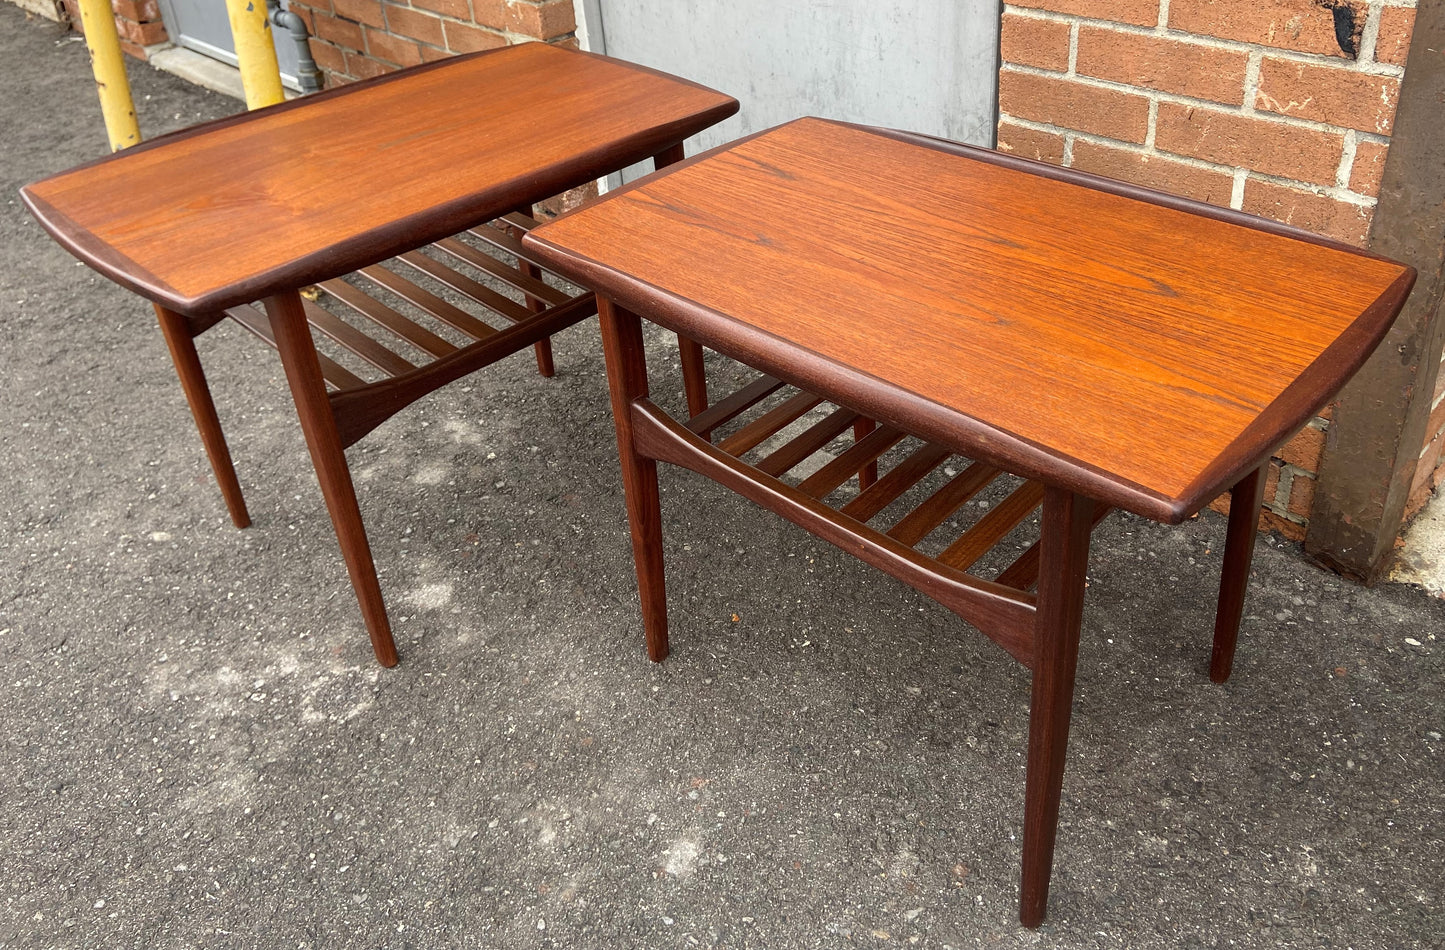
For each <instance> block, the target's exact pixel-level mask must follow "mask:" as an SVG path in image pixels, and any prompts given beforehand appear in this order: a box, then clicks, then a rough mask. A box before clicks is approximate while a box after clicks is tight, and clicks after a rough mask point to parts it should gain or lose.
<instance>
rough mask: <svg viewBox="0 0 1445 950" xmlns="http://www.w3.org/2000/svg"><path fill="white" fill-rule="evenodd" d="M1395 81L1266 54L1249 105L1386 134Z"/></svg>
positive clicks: (1391, 115)
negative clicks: (1252, 103) (1251, 102)
mask: <svg viewBox="0 0 1445 950" xmlns="http://www.w3.org/2000/svg"><path fill="white" fill-rule="evenodd" d="M1399 98H1400V81H1399V80H1398V79H1394V78H1392V77H1390V76H1371V75H1368V74H1366V73H1359V72H1355V71H1354V70H1351V69H1346V68H1341V67H1338V66H1314V65H1311V64H1309V63H1293V62H1288V61H1286V60H1282V59H1275V58H1274V57H1272V56H1266V57H1265V58H1264V62H1263V63H1262V64H1261V66H1260V72H1259V94H1258V95H1257V96H1256V97H1255V100H1254V107H1255V108H1256V109H1260V110H1263V111H1266V112H1275V113H1278V114H1280V115H1292V116H1294V117H1295V118H1299V119H1313V120H1315V121H1316V122H1326V123H1328V124H1330V125H1338V126H1341V127H1343V128H1346V129H1358V130H1359V131H1361V132H1374V133H1376V134H1378V135H1389V134H1390V126H1391V125H1392V124H1393V122H1394V118H1395V103H1396V102H1397V101H1398V100H1399Z"/></svg>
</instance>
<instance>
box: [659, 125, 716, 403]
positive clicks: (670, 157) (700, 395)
mask: <svg viewBox="0 0 1445 950" xmlns="http://www.w3.org/2000/svg"><path fill="white" fill-rule="evenodd" d="M684 157H685V153H684V152H683V148H682V143H681V142H679V143H677V144H676V145H674V146H672V147H671V148H669V149H667V151H665V152H658V153H657V154H656V155H654V156H652V167H653V169H654V170H656V171H661V170H662V169H664V168H666V167H667V166H669V165H674V164H676V163H678V162H680V161H682V160H683V158H684ZM677 350H678V354H679V356H680V357H681V358H682V391H683V393H684V394H685V395H686V396H687V414H688V415H690V416H695V415H697V414H698V413H699V412H702V411H703V410H704V409H706V408H707V405H708V399H707V370H706V368H704V366H703V359H702V357H703V352H702V344H701V343H699V342H697V341H696V340H692V339H689V338H688V337H685V336H683V335H682V334H681V333H679V334H678V335H677Z"/></svg>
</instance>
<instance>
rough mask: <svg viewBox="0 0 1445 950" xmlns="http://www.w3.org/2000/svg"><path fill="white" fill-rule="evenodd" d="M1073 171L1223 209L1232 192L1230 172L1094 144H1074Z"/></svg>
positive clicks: (1226, 205) (1232, 184)
mask: <svg viewBox="0 0 1445 950" xmlns="http://www.w3.org/2000/svg"><path fill="white" fill-rule="evenodd" d="M1073 167H1074V168H1077V169H1080V170H1081V171H1086V172H1093V173H1094V174H1096V175H1107V176H1108V177H1110V178H1117V179H1119V180H1120V181H1129V182H1133V183H1134V184H1136V185H1144V186H1145V187H1146V188H1157V189H1159V190H1160V191H1167V192H1170V193H1172V194H1176V195H1184V196H1185V197H1186V198H1195V199H1197V200H1199V201H1207V202H1209V203H1210V204H1214V205H1219V206H1220V207H1226V208H1227V207H1228V206H1229V198H1230V193H1231V191H1232V190H1233V189H1234V175H1233V174H1231V173H1229V172H1226V171H1222V170H1217V169H1210V168H1196V167H1195V166H1193V165H1186V164H1184V163H1183V162H1177V161H1174V160H1173V159H1169V158H1164V157H1163V156H1160V155H1150V154H1148V153H1145V152H1136V151H1131V150H1129V149H1123V148H1114V147H1113V146H1109V145H1100V144H1098V143H1095V142H1085V141H1075V142H1074V161H1073Z"/></svg>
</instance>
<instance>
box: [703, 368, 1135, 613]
mask: <svg viewBox="0 0 1445 950" xmlns="http://www.w3.org/2000/svg"><path fill="white" fill-rule="evenodd" d="M859 423H862V425H859ZM869 424H870V423H869V420H867V419H866V418H865V417H863V416H861V415H860V414H859V413H858V412H856V411H854V410H852V409H850V408H848V407H845V406H836V405H833V404H831V403H828V402H826V401H824V400H823V399H821V398H819V397H818V396H815V395H813V394H811V393H808V392H804V391H802V390H799V389H796V388H794V387H792V386H788V385H786V384H784V383H781V382H779V381H778V380H776V379H774V378H772V377H769V376H761V377H758V378H756V379H753V380H752V381H750V382H748V383H747V384H746V385H743V386H740V387H739V388H738V389H736V390H735V391H734V392H733V393H732V394H730V395H727V396H724V397H723V398H721V399H719V400H717V401H716V402H715V403H714V404H713V405H712V406H711V407H710V408H709V409H707V410H705V411H704V412H700V413H698V414H697V415H695V416H692V417H691V418H690V419H688V420H686V422H685V424H684V426H683V429H685V430H687V431H691V432H692V433H693V434H694V435H697V436H699V437H701V438H703V439H707V440H708V441H712V442H714V448H715V449H716V450H717V451H718V452H722V453H726V455H728V456H731V457H732V458H734V459H736V460H737V461H739V462H742V463H744V464H745V465H747V466H748V467H749V469H750V470H751V474H750V476H749V477H750V478H751V479H754V480H756V481H759V482H762V483H764V484H767V483H768V482H769V481H772V482H774V483H775V484H777V483H780V484H781V485H782V486H787V487H786V489H784V488H782V487H779V488H778V489H777V490H778V491H779V492H791V493H801V494H802V495H805V496H807V497H809V498H812V499H815V500H816V501H818V502H821V503H823V504H826V505H827V506H828V507H829V508H830V509H832V511H833V513H834V516H837V517H840V518H843V519H847V523H848V524H850V525H851V526H852V527H851V529H850V530H852V531H855V532H857V533H858V534H859V535H861V536H862V537H864V538H869V539H873V538H877V539H878V540H879V541H880V543H881V542H882V540H883V539H887V540H888V541H889V542H894V543H898V544H902V545H904V546H905V547H907V548H909V549H912V551H913V552H915V553H916V554H918V555H920V556H921V557H923V558H925V559H926V560H927V562H929V563H932V564H935V565H937V567H938V569H947V570H952V571H958V572H963V573H967V574H969V575H970V576H972V577H976V578H978V579H980V580H985V581H991V582H993V583H995V584H999V585H1002V586H1003V587H1005V588H1009V589H1012V590H1014V591H1018V592H1020V593H1021V594H1027V593H1028V592H1029V591H1030V590H1031V589H1032V588H1033V586H1034V585H1035V584H1036V583H1037V580H1038V572H1039V563H1038V561H1039V546H1038V543H1037V537H1038V517H1037V512H1038V510H1039V508H1040V506H1041V504H1042V502H1043V495H1044V491H1043V485H1042V484H1041V483H1039V482H1036V481H1031V480H1026V479H1022V478H1019V477H1017V476H1014V475H1010V474H1008V473H1007V472H1004V471H1002V470H1000V469H998V468H996V467H994V466H992V465H989V464H987V463H985V462H981V461H976V460H972V459H967V458H964V457H962V456H960V455H957V454H955V453H953V452H951V451H950V450H948V449H946V448H944V447H942V446H940V445H936V444H933V443H929V442H924V441H922V440H920V439H917V438H913V437H906V436H904V435H903V433H901V432H899V431H898V430H896V429H893V428H892V427H890V426H887V425H876V427H874V428H872V429H871V430H870V428H869ZM723 430H726V431H723ZM850 430H851V434H850ZM680 431H681V430H680ZM874 466H877V468H878V470H879V471H878V474H877V478H876V480H874V481H872V482H871V484H870V483H868V476H869V473H870V470H871V469H872V468H873V467H874ZM795 472H797V473H800V474H798V475H796V476H795V475H794V474H793V473H795ZM860 476H862V480H863V484H861V485H860V483H859V478H860ZM850 485H851V486H852V487H849V486H850ZM1108 510H1109V509H1108V508H1107V507H1104V506H1099V508H1098V510H1097V511H1096V513H1095V518H1094V524H1095V525H1097V524H1098V523H1099V522H1100V521H1101V520H1102V519H1103V517H1104V516H1105V514H1107V513H1108Z"/></svg>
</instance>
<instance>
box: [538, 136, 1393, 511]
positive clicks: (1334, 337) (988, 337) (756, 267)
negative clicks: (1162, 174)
mask: <svg viewBox="0 0 1445 950" xmlns="http://www.w3.org/2000/svg"><path fill="white" fill-rule="evenodd" d="M527 242H528V243H529V245H531V246H532V247H533V249H534V250H535V251H536V252H537V253H538V254H540V255H541V256H542V257H543V258H545V259H547V260H548V262H549V264H550V265H551V266H554V267H555V268H556V269H557V270H559V271H560V272H561V273H563V274H567V275H569V276H571V277H574V278H576V279H578V280H580V281H582V282H583V283H586V284H587V285H588V286H591V287H593V288H594V289H596V290H598V291H599V292H601V293H603V294H605V295H606V296H608V297H610V298H611V299H613V300H615V301H616V302H618V303H619V304H620V305H622V306H624V307H627V308H629V309H631V310H633V311H635V312H637V313H638V314H640V315H642V316H644V317H647V318H648V319H651V320H654V321H656V322H659V323H661V324H663V325H665V326H669V327H671V328H672V329H675V330H680V331H682V332H685V333H688V334H690V335H692V336H693V337H694V338H696V339H698V340H699V341H700V342H702V343H704V344H707V345H709V346H712V347H714V348H716V349H718V350H720V351H722V352H724V353H727V354H729V355H731V356H734V357H736V358H738V359H740V360H742V361H743V362H746V363H749V364H751V365H754V366H756V367H758V368H760V369H763V370H765V371H767V372H769V373H772V374H773V375H776V376H779V377H780V378H783V379H787V380H789V381H791V382H794V383H796V384H798V385H800V386H804V387H805V388H808V389H811V390H812V391H814V392H817V393H819V394H822V395H825V396H828V397H829V398H831V399H834V400H835V401H838V402H841V403H844V404H846V405H850V406H851V407H852V408H854V409H858V410H861V411H864V412H868V413H869V414H871V415H873V416H875V417H876V418H879V419H881V420H883V421H886V422H889V423H891V424H893V425H895V426H898V427H899V428H902V429H904V430H906V431H911V432H914V433H915V434H918V435H920V436H923V437H926V438H930V439H933V440H935V441H939V442H942V443H943V444H945V445H947V446H949V447H950V448H953V449H955V450H957V451H959V452H962V453H964V454H968V455H971V456H973V457H975V458H981V459H984V460H986V461H989V462H992V463H993V464H996V465H999V466H1001V467H1004V468H1007V469H1009V470H1010V471H1013V472H1015V473H1017V474H1021V475H1026V476H1029V477H1033V478H1039V479H1041V480H1043V481H1046V482H1048V483H1051V484H1057V485H1062V486H1064V487H1068V488H1072V489H1073V490H1075V491H1079V492H1082V493H1084V494H1086V495H1089V496H1091V497H1093V498H1095V499H1097V500H1100V501H1103V502H1106V503H1109V504H1112V505H1116V506H1119V507H1122V508H1125V509H1127V510H1131V511H1134V512H1137V513H1139V514H1142V515H1145V516H1147V517H1151V518H1155V519H1158V520H1161V521H1169V522H1178V521H1180V520H1182V519H1183V518H1185V517H1187V516H1188V515H1190V514H1192V513H1193V512H1194V511H1197V510H1198V509H1199V508H1200V507H1202V506H1203V505H1205V504H1207V503H1208V502H1209V501H1210V500H1211V499H1212V498H1214V497H1215V496H1217V495H1218V494H1219V493H1220V492H1221V491H1222V490H1224V489H1225V488H1227V487H1229V486H1230V485H1231V484H1233V483H1234V481H1237V480H1238V478H1239V477H1241V476H1242V475H1243V474H1244V473H1245V472H1247V471H1249V470H1250V469H1252V468H1253V467H1254V466H1257V465H1259V464H1261V463H1262V462H1263V461H1264V460H1265V459H1266V458H1268V457H1269V454H1270V452H1271V451H1272V450H1273V449H1275V448H1277V447H1278V446H1279V445H1280V444H1281V443H1282V442H1283V441H1284V440H1285V439H1286V438H1288V437H1289V436H1291V435H1292V434H1293V433H1294V432H1295V431H1296V430H1297V429H1298V428H1299V427H1300V426H1301V425H1302V424H1303V423H1304V422H1305V421H1306V420H1307V419H1309V418H1310V416H1311V415H1312V414H1313V413H1315V412H1317V411H1318V410H1319V409H1320V408H1321V406H1322V405H1323V404H1324V402H1325V401H1326V400H1327V399H1328V398H1329V397H1330V396H1332V395H1333V394H1334V393H1335V392H1336V391H1337V390H1338V389H1339V387H1340V386H1342V385H1343V384H1344V382H1345V381H1346V380H1348V378H1349V377H1350V375H1352V374H1353V372H1354V371H1355V370H1356V369H1358V368H1359V366H1360V364H1361V363H1363V361H1364V360H1365V358H1366V357H1368V355H1369V353H1370V352H1371V351H1372V350H1373V349H1374V347H1375V345H1376V344H1377V343H1378V342H1379V340H1380V339H1381V338H1382V337H1383V335H1384V333H1385V332H1386V330H1388V328H1389V326H1390V324H1391V323H1392V322H1393V320H1394V317H1395V316H1396V315H1397V314H1398V311H1399V309H1400V307H1401V306H1402V305H1403V303H1404V299H1405V297H1406V296H1407V295H1408V293H1409V290H1410V287H1411V285H1412V283H1413V280H1414V272H1413V270H1411V269H1410V268H1408V267H1405V266H1404V265H1400V264H1397V263H1393V262H1390V261H1386V260H1384V259H1382V258H1378V257H1374V256H1371V255H1367V254H1364V253H1362V252H1359V251H1357V250H1355V249H1353V248H1350V247H1348V246H1346V245H1343V244H1339V243H1336V242H1332V241H1329V240H1327V239H1324V238H1319V237H1316V236H1314V235H1309V234H1307V233H1305V232H1302V231H1296V230H1294V229H1291V228H1287V227H1285V226H1283V225H1277V224H1274V223H1272V222H1266V221H1263V220H1261V219H1258V218H1254V217H1252V216H1248V215H1243V214H1240V213H1238V212H1231V211H1227V210H1222V209H1217V208H1213V207H1211V206H1207V205H1202V204H1198V203H1196V202H1191V201H1188V200H1186V199H1179V198H1173V197H1171V196H1166V195H1162V194H1159V193H1155V192H1149V191H1147V190H1144V189H1138V188H1134V187H1132V186H1128V185H1124V184H1122V183H1119V182H1111V181H1108V180H1107V179H1102V178H1097V177H1095V176H1090V175H1085V174H1082V173H1078V172H1073V171H1071V170H1066V169H1059V168H1055V167H1053V166H1048V165H1042V164H1039V163H1035V162H1028V161H1025V160H1022V159H1015V158H1011V157H1008V156H1004V155H1001V154H999V153H997V152H993V151H990V150H987V149H976V148H972V147H969V146H963V145H956V144H954V143H947V142H943V141H941V140H937V139H931V138H928V137H925V136H916V135H909V134H907V133H896V132H888V131H885V130H878V129H868V128H863V127H859V126H852V125H847V124H843V123H835V122H828V121H824V120H819V119H802V120H798V121H796V122H793V123H790V124H788V125H784V126H780V127H778V128H776V129H772V130H769V131H767V132H764V133H760V134H758V135H756V136H752V137H750V138H747V139H743V140H740V141H738V142H735V143H733V144H731V145H728V146H724V147H723V148H720V149H716V150H714V151H712V152H709V153H706V154H704V155H702V156H698V157H697V158H696V159H693V160H691V161H689V162H685V163H683V164H681V165H676V166H673V167H672V168H671V169H669V170H667V171H666V172H664V173H661V174H658V175H654V176H649V177H648V178H645V179H642V180H640V181H638V182H636V183H634V184H633V185H631V186H629V187H627V188H624V189H621V190H619V191H617V192H614V193H613V194H610V195H608V196H606V197H605V199H603V200H601V201H599V202H597V203H594V204H591V205H590V206H587V207H584V208H582V209H581V210H579V211H577V212H574V213H572V214H570V215H566V216H563V217H562V218H560V219H558V220H557V221H554V222H552V223H549V224H546V225H544V226H542V227H541V228H539V229H537V230H534V231H533V232H531V234H530V235H529V236H528V238H527Z"/></svg>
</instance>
